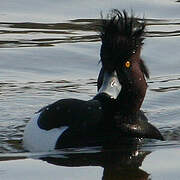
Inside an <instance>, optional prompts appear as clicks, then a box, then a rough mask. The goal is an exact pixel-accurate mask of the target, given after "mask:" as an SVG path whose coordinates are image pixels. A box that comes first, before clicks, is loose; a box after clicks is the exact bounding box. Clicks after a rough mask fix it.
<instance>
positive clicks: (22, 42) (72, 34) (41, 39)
mask: <svg viewBox="0 0 180 180" xmlns="http://www.w3.org/2000/svg"><path fill="white" fill-rule="evenodd" d="M139 20H140V21H141V20H142V19H139ZM145 20H146V23H147V29H148V30H147V32H146V35H145V36H146V37H171V36H180V20H179V19H176V20H161V19H145ZM99 23H100V19H75V20H69V21H68V22H66V23H54V24H53V23H52V24H47V23H46V24H45V23H30V22H29V23H24V22H22V23H10V22H0V34H1V38H0V47H1V48H5V47H6V48H7V47H8V48H10V47H37V46H53V45H56V44H59V43H75V42H96V41H99V35H98V33H97V32H98V30H99ZM167 27H168V28H167ZM169 27H170V28H171V29H172V30H169ZM166 28H167V31H166V30H165V29H166ZM153 29H154V30H153ZM17 36H19V38H17ZM10 37H11V38H10Z"/></svg>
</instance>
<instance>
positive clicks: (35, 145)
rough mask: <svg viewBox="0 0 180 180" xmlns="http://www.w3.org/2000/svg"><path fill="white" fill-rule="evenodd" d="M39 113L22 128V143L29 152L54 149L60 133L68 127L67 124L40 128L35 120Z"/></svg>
mask: <svg viewBox="0 0 180 180" xmlns="http://www.w3.org/2000/svg"><path fill="white" fill-rule="evenodd" d="M39 115H40V113H39V114H36V115H35V117H34V119H32V120H30V121H29V122H28V124H27V126H26V128H25V130H24V137H23V143H24V148H25V149H26V150H28V151H31V152H42V151H44V152H47V151H52V150H54V149H55V145H56V142H57V140H58V138H59V137H60V136H61V135H62V133H63V132H64V131H65V130H66V129H68V126H62V127H60V128H54V129H51V130H48V131H47V130H43V129H40V128H39V126H38V124H37V121H38V119H39Z"/></svg>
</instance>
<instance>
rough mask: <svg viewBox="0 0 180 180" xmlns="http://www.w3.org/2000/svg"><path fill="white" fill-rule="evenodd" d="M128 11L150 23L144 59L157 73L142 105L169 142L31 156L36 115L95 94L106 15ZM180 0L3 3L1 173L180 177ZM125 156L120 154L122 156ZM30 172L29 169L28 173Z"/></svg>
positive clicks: (45, 176) (7, 175)
mask: <svg viewBox="0 0 180 180" xmlns="http://www.w3.org/2000/svg"><path fill="white" fill-rule="evenodd" d="M112 8H118V9H120V10H122V9H127V10H129V11H131V9H133V11H134V13H135V14H136V15H138V16H139V18H142V17H145V19H146V22H147V32H146V40H145V44H144V47H143V52H142V57H143V59H144V60H145V62H146V64H147V65H148V67H149V69H150V72H151V78H150V79H149V80H148V86H149V87H148V91H147V94H146V98H145V101H144V104H143V107H142V109H143V110H144V111H145V112H146V115H147V117H148V119H149V121H150V122H151V123H152V124H154V125H155V126H156V127H158V128H159V129H160V131H161V132H162V134H163V135H164V137H165V138H166V141H165V142H160V141H150V142H146V143H145V144H144V145H143V147H138V148H137V149H121V148H119V149H118V148H117V149H115V150H114V149H109V150H108V151H103V152H102V149H101V148H100V147H95V148H94V149H88V148H87V149H83V150H82V149H76V150H74V149H71V150H62V151H56V152H52V153H51V154H49V153H48V154H46V153H45V154H31V153H27V152H25V151H24V149H23V147H22V136H23V130H24V127H25V125H26V123H27V122H28V121H29V120H30V118H31V117H32V115H33V113H34V112H36V111H37V110H39V109H40V108H41V107H43V106H45V105H47V104H50V103H52V102H54V101H56V100H57V99H61V98H71V97H75V98H80V99H85V100H87V99H90V98H91V97H93V96H94V95H95V94H96V79H97V75H98V72H99V69H100V67H101V66H100V64H98V61H99V49H100V45H101V44H100V39H99V35H98V32H97V24H98V22H99V18H100V15H99V14H100V12H101V11H103V12H104V13H106V12H107V11H108V10H109V9H112ZM179 10H180V3H179V2H178V1H175V0H174V1H173V0H163V1H151V2H150V1H140V0H137V1H136V3H135V2H134V1H131V0H128V1H125V0H123V1H121V2H120V1H117V0H111V1H105V0H103V1H94V0H93V1H91V2H89V1H83V2H82V1H76V2H75V1H53V2H52V1H49V0H43V1H42V0H40V1H38V2H37V1H34V0H33V1H28V2H26V3H24V1H21V0H18V1H17V0H15V1H11V0H7V1H3V2H2V3H1V6H0V115H1V116H0V142H1V143H0V163H1V166H0V178H2V179H7V180H11V179H13V180H14V179H24V176H26V177H27V178H26V179H40V178H41V179H48V180H49V179H52V174H53V179H68V180H70V179H111V180H112V179H130V178H131V179H158V180H159V179H179V177H180V172H179V167H180V153H179V152H180V151H179V150H180V120H179V117H180V72H179V69H180V58H179V57H180V51H179V47H180V15H179ZM117 157H118V158H117ZM22 172H23V173H22Z"/></svg>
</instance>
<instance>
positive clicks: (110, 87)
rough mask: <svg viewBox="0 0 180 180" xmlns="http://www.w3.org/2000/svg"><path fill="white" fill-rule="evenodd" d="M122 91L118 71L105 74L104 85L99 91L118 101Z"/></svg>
mask: <svg viewBox="0 0 180 180" xmlns="http://www.w3.org/2000/svg"><path fill="white" fill-rule="evenodd" d="M120 91H121V84H120V83H119V80H118V77H117V73H116V71H114V72H112V73H109V72H104V77H103V83H102V86H101V88H100V89H99V91H98V94H100V93H106V94H108V95H109V96H110V97H111V98H113V99H116V98H117V97H118V95H119V93H120Z"/></svg>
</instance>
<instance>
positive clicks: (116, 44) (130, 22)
mask: <svg viewBox="0 0 180 180" xmlns="http://www.w3.org/2000/svg"><path fill="white" fill-rule="evenodd" d="M144 29H145V23H144V21H142V22H139V21H138V20H137V18H135V17H134V16H133V15H131V16H128V15H127V12H126V11H125V10H124V11H123V12H122V13H121V12H120V11H119V10H117V9H114V10H112V11H111V13H110V14H108V16H107V19H103V18H102V23H101V31H100V36H101V40H102V46H101V61H102V64H104V62H106V61H107V60H108V59H112V58H113V59H114V60H115V59H118V60H119V59H124V58H129V57H130V56H131V55H132V54H133V53H134V52H136V50H137V48H138V47H140V46H142V44H143V40H144ZM111 61H112V60H111ZM109 63H110V62H108V64H109ZM111 63H112V62H111Z"/></svg>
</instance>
